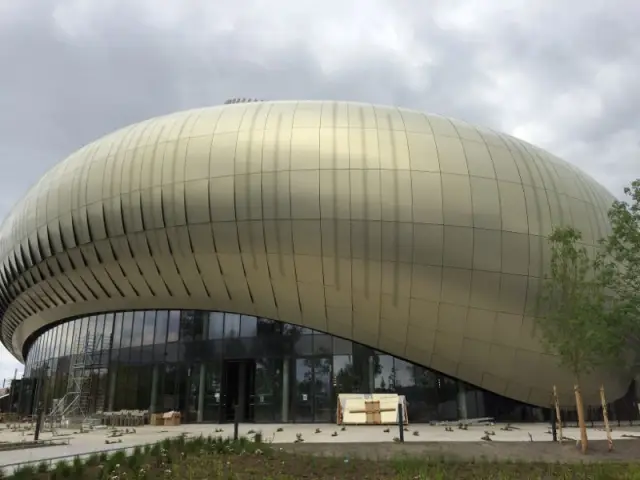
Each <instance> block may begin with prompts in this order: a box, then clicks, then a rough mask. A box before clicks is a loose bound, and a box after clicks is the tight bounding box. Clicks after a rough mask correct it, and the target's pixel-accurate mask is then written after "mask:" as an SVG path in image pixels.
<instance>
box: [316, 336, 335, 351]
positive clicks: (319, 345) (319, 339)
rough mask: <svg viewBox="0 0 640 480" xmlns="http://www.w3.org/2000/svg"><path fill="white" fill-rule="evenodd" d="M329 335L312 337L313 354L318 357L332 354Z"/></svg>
mask: <svg viewBox="0 0 640 480" xmlns="http://www.w3.org/2000/svg"><path fill="white" fill-rule="evenodd" d="M332 344H333V342H332V338H331V335H324V334H323V335H314V336H313V353H314V354H319V355H331V354H332V353H333V352H332V348H331V347H332V346H333V345H332Z"/></svg>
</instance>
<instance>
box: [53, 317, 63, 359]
mask: <svg viewBox="0 0 640 480" xmlns="http://www.w3.org/2000/svg"><path fill="white" fill-rule="evenodd" d="M61 330H62V326H61V325H58V326H57V327H56V328H54V329H53V331H54V338H55V340H54V342H53V357H54V358H58V356H59V355H60V340H61V339H62V332H61Z"/></svg>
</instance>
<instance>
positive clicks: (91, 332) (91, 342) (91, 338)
mask: <svg viewBox="0 0 640 480" xmlns="http://www.w3.org/2000/svg"><path fill="white" fill-rule="evenodd" d="M86 335H87V343H86V345H87V346H90V347H93V348H96V347H97V341H98V337H97V335H96V317H95V316H91V317H88V318H87V334H86Z"/></svg>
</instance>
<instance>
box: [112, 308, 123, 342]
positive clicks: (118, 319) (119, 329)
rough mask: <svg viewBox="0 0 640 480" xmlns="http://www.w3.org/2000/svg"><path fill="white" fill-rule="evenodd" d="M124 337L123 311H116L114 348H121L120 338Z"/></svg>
mask: <svg viewBox="0 0 640 480" xmlns="http://www.w3.org/2000/svg"><path fill="white" fill-rule="evenodd" d="M121 338H122V313H116V317H115V320H114V322H113V348H120V340H121Z"/></svg>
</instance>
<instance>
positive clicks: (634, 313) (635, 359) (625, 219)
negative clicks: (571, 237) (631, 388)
mask: <svg viewBox="0 0 640 480" xmlns="http://www.w3.org/2000/svg"><path fill="white" fill-rule="evenodd" d="M624 192H625V194H626V195H627V196H628V197H630V202H624V201H616V202H614V204H613V206H612V207H611V209H610V210H609V220H610V222H611V227H612V232H611V234H610V235H609V236H608V237H607V238H606V239H605V240H604V241H603V246H604V247H605V248H604V252H605V254H606V257H603V258H602V266H603V268H602V269H601V272H600V273H601V276H602V281H603V283H604V284H605V285H606V286H607V288H608V289H609V290H610V291H611V292H612V294H613V297H614V298H615V303H614V304H613V305H612V309H611V315H613V316H615V320H616V322H615V327H617V328H618V331H619V335H621V336H623V337H625V338H626V340H627V341H626V344H625V347H626V349H625V355H624V361H625V363H626V365H627V366H628V367H629V369H630V370H631V372H632V373H633V374H634V375H638V374H640V180H636V181H634V182H633V183H632V184H631V186H630V187H627V188H625V190H624Z"/></svg>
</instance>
